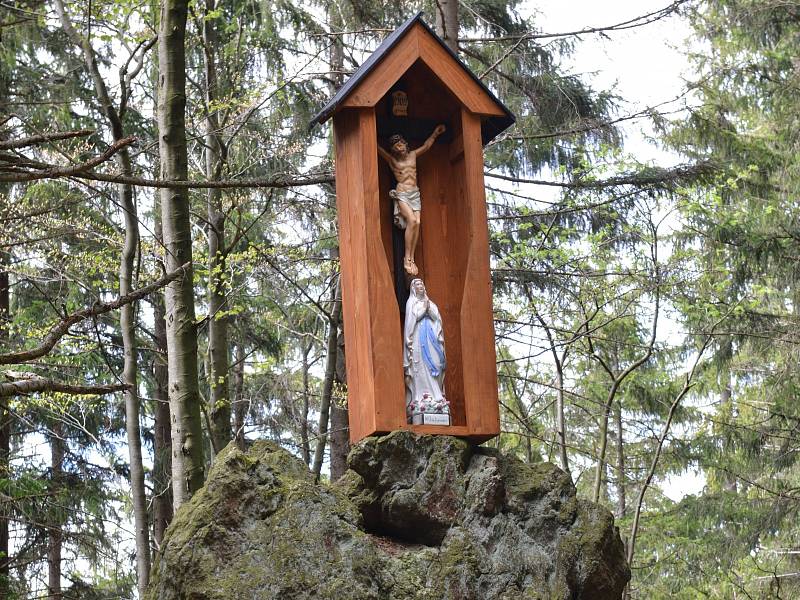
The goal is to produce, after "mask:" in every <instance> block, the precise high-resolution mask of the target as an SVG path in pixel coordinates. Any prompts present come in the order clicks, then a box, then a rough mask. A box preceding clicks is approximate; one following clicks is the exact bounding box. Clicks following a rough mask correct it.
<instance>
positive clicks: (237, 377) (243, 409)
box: [233, 344, 247, 452]
mask: <svg viewBox="0 0 800 600" xmlns="http://www.w3.org/2000/svg"><path fill="white" fill-rule="evenodd" d="M235 351H236V354H235V355H234V365H233V432H234V438H235V439H236V446H238V448H239V450H241V451H242V452H244V450H245V440H244V424H245V419H246V417H247V404H246V403H245V401H244V346H242V344H236V350H235Z"/></svg>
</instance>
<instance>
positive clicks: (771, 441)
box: [0, 0, 800, 599]
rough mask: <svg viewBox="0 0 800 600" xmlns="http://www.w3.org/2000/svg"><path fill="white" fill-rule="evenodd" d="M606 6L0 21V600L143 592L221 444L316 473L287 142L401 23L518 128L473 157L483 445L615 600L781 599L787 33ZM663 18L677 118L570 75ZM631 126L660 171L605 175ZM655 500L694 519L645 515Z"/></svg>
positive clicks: (320, 299) (218, 6)
mask: <svg viewBox="0 0 800 600" xmlns="http://www.w3.org/2000/svg"><path fill="white" fill-rule="evenodd" d="M630 6H631V13H630V16H629V17H627V18H625V19H624V20H620V21H619V22H617V23H605V22H604V23H597V24H588V25H597V26H596V27H586V25H587V24H586V23H582V22H581V23H576V26H575V28H574V30H572V31H545V30H543V29H542V28H541V26H540V25H539V21H538V20H537V16H536V14H535V13H534V14H532V13H533V10H532V9H535V8H536V6H535V3H527V4H525V5H524V6H517V5H516V4H514V3H505V2H499V1H497V0H473V1H469V2H466V1H465V2H461V3H458V2H454V1H453V0H439V1H438V3H436V4H432V3H431V4H426V3H419V4H417V3H411V2H399V1H389V2H386V3H381V4H380V5H375V4H374V3H368V2H359V1H357V0H349V1H347V2H332V1H331V2H327V1H322V0H321V1H318V2H308V3H306V4H300V3H295V2H292V1H290V0H278V1H267V0H230V1H227V2H219V3H217V2H215V0H194V1H192V2H188V0H162V2H161V3H160V4H159V3H157V2H155V1H153V2H151V3H138V2H129V1H128V0H114V1H110V0H93V1H91V2H89V1H86V0H83V1H78V2H68V1H65V0H52V1H48V2H43V1H41V0H0V597H3V598H86V599H93V598H97V599H99V598H132V597H136V596H137V595H140V594H141V593H142V591H143V590H144V588H145V587H146V585H147V581H148V578H149V568H150V563H151V560H152V556H153V554H154V552H155V551H156V549H157V548H158V545H159V543H160V541H161V539H162V536H163V534H164V530H165V528H166V526H167V525H168V523H169V522H170V519H171V517H172V514H173V513H174V510H175V509H177V508H178V507H179V506H180V505H181V504H182V503H183V502H185V501H186V500H187V499H188V498H189V497H190V496H191V494H192V493H193V492H194V491H196V490H197V489H198V488H199V487H200V486H201V485H202V482H203V477H204V473H205V472H206V471H207V468H208V465H209V464H210V463H211V461H213V458H214V455H215V454H216V453H217V452H218V451H219V450H221V449H222V448H223V447H224V446H225V445H226V444H227V443H229V442H231V441H233V442H234V443H238V444H244V443H245V437H247V438H248V439H254V438H270V439H274V440H276V441H278V442H279V443H280V444H281V445H283V446H284V447H286V448H288V449H290V450H291V451H292V452H294V453H296V454H297V455H298V456H300V457H301V458H302V459H303V460H304V461H305V462H306V464H308V465H309V468H310V469H312V471H313V472H314V473H315V474H316V475H317V477H318V478H320V479H322V480H335V479H336V478H338V477H339V476H340V475H341V474H342V472H343V471H344V469H345V468H346V467H345V462H344V458H345V456H346V453H347V450H348V443H347V382H346V374H345V372H344V356H345V354H346V347H347V341H346V339H344V337H343V335H342V329H341V308H340V302H339V299H340V289H339V283H338V261H337V241H336V218H335V217H336V214H335V202H334V190H333V168H334V167H333V160H332V156H331V150H330V141H331V140H330V131H329V128H327V127H321V128H320V127H318V128H316V129H314V130H311V131H309V130H308V127H307V125H308V122H309V121H310V119H311V116H312V115H313V114H314V112H315V110H317V109H318V108H319V107H321V106H322V105H323V104H324V103H325V101H326V100H327V99H328V98H329V97H330V96H331V95H332V93H333V92H334V91H335V90H336V89H337V87H338V86H340V85H341V83H342V82H343V80H344V79H345V78H346V77H347V75H348V74H350V73H352V72H353V71H354V70H355V68H357V66H358V65H359V64H360V62H361V61H362V60H363V58H364V57H365V56H366V54H367V53H368V52H369V51H371V50H372V49H374V48H375V47H376V46H377V44H378V43H379V42H380V40H381V39H382V38H383V37H384V36H385V35H386V34H387V33H388V32H389V31H391V30H392V29H393V28H395V27H396V26H397V25H399V24H400V23H402V22H403V21H404V20H405V19H406V18H407V17H408V16H410V15H411V14H413V13H414V12H416V11H417V10H420V9H421V10H424V11H426V14H427V15H428V20H429V21H430V22H431V23H432V24H433V23H435V24H436V29H437V31H438V32H439V33H440V35H441V36H442V37H443V38H444V39H445V41H446V43H448V44H449V45H450V46H451V48H453V49H454V50H455V51H457V52H458V53H459V56H460V57H461V58H462V60H464V61H465V62H466V63H467V64H469V65H470V67H471V68H472V69H473V71H474V72H475V73H476V74H477V75H478V76H479V77H480V78H481V80H482V81H484V82H485V83H486V84H487V85H488V86H489V87H490V88H491V89H492V90H493V91H494V92H495V93H496V95H497V96H498V97H499V98H501V99H502V100H503V101H504V103H506V104H507V105H508V106H509V107H510V108H511V110H512V111H513V112H514V113H515V114H516V115H517V118H518V121H517V124H516V125H515V126H514V127H513V128H512V129H510V130H509V131H507V132H506V133H505V134H503V135H502V136H500V137H499V138H497V139H496V140H495V141H493V142H492V144H490V145H489V146H488V147H487V149H486V185H487V201H488V208H489V218H490V229H491V251H492V267H493V271H492V275H493V285H494V294H495V328H496V333H497V340H496V341H497V354H498V363H497V366H498V374H499V377H500V386H501V387H500V396H501V412H502V428H503V433H502V435H501V436H500V437H499V438H497V439H496V440H494V441H492V442H490V444H492V445H495V446H497V447H500V448H501V449H503V450H504V451H505V452H509V453H513V454H516V455H517V456H518V457H519V458H520V459H522V460H525V461H542V460H548V461H553V462H555V463H556V464H558V465H560V466H561V467H562V468H564V469H565V470H567V471H569V472H570V473H571V474H572V477H573V480H574V481H575V483H576V485H577V487H578V490H579V493H580V494H581V495H583V496H584V497H587V498H589V499H593V500H595V501H598V502H602V503H604V504H606V505H607V506H608V507H609V508H610V509H611V510H612V511H613V512H614V513H615V516H616V518H617V523H618V525H619V527H620V530H621V532H622V535H623V538H624V540H625V543H626V551H627V555H628V558H629V560H630V561H631V565H632V570H633V580H632V582H631V585H630V587H629V590H628V592H627V593H628V595H629V597H631V598H648V599H649V598H697V597H709V598H794V597H797V596H798V594H800V540H799V539H798V534H800V531H799V530H798V526H797V522H798V518H797V517H798V514H797V513H798V508H799V507H800V473H799V472H798V465H797V459H798V451H799V450H800V441H799V440H800V410H799V409H798V403H797V402H796V401H795V398H796V395H797V390H798V385H799V384H800V373H798V369H797V366H796V365H797V364H798V351H797V348H798V346H797V343H798V340H800V337H799V336H798V318H799V317H800V314H799V313H800V307H798V302H800V269H799V268H798V267H799V266H800V222H798V216H800V215H799V214H798V212H799V210H800V206H799V205H798V202H797V201H796V190H797V183H798V182H796V181H795V178H796V177H798V176H799V175H800V173H798V169H797V165H798V161H797V158H796V157H797V156H798V152H797V147H796V146H797V144H798V130H799V128H800V121H799V120H798V117H797V114H798V110H797V109H798V106H797V104H798V100H797V98H798V97H800V96H799V95H798V94H797V91H798V84H800V62H798V61H797V58H796V57H797V55H798V39H800V38H798V31H800V2H791V1H786V0H780V1H779V0H708V1H699V0H676V1H675V2H672V3H671V4H666V2H665V5H664V6H660V5H658V6H656V8H654V9H653V10H647V9H643V8H642V5H641V4H639V3H630ZM578 18H579V17H578V16H577V15H576V17H575V19H576V20H577V19H578ZM665 19H671V20H674V21H680V22H681V23H682V24H685V25H681V27H684V26H686V27H688V28H689V29H690V30H691V31H692V36H693V38H692V40H691V42H690V43H689V44H688V45H687V46H686V48H687V50H686V59H685V60H686V64H687V74H688V77H689V81H688V82H687V83H686V86H685V89H683V90H681V91H680V92H679V94H678V97H677V98H664V99H663V101H664V102H663V103H661V102H659V103H655V104H654V105H653V106H650V107H647V108H645V109H640V108H638V107H637V108H636V109H631V108H630V106H631V103H630V102H628V99H626V98H625V97H621V96H619V95H618V94H617V93H616V92H615V91H614V90H613V89H601V88H599V87H597V84H596V80H595V79H593V78H592V77H591V76H590V75H585V74H572V73H570V72H569V70H568V67H567V66H566V65H568V64H569V62H568V61H569V56H570V54H571V53H572V52H574V51H575V50H577V49H580V47H581V44H585V43H587V41H591V40H597V39H609V40H613V39H614V36H619V35H625V32H628V31H630V30H632V29H639V28H641V29H642V30H646V28H647V27H652V26H654V24H657V23H660V22H663V21H664V20H665ZM675 41H676V43H680V40H675ZM642 124H645V125H642ZM641 126H644V127H646V128H647V130H648V131H652V132H654V133H653V135H652V140H651V143H652V144H654V145H655V146H656V147H658V148H660V149H662V150H666V151H668V156H674V157H675V159H676V162H675V163H674V164H671V165H655V164H654V163H652V162H647V161H642V160H637V155H636V154H635V153H633V154H632V153H631V151H630V150H626V147H625V141H626V136H625V135H624V133H625V131H630V129H626V128H630V127H641ZM685 473H693V474H696V477H697V478H698V480H699V481H704V482H705V485H704V486H703V487H702V489H699V490H698V491H697V493H696V494H687V495H684V496H683V497H682V498H680V497H679V496H680V495H678V496H676V495H674V494H671V495H667V494H665V493H664V487H665V485H667V484H669V482H670V481H674V478H675V477H676V476H680V475H682V474H685Z"/></svg>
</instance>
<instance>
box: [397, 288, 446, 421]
mask: <svg viewBox="0 0 800 600" xmlns="http://www.w3.org/2000/svg"><path fill="white" fill-rule="evenodd" d="M426 301H427V307H426ZM424 321H427V322H428V325H429V326H430V331H431V332H432V335H433V337H434V338H435V340H436V342H438V344H437V343H432V342H431V340H430V339H423V335H422V332H423V329H424V328H425V325H424V323H423V322H424ZM403 346H404V348H403V350H404V352H403V371H404V372H405V382H406V416H407V417H408V419H409V420H410V419H411V417H412V415H414V414H420V413H445V414H449V413H450V409H449V404H448V402H447V400H446V398H445V395H444V371H445V367H446V361H445V358H444V332H443V331H442V318H441V316H440V315H439V309H438V307H437V306H436V305H435V304H434V303H433V302H431V301H430V300H429V299H428V296H427V294H422V296H421V297H418V296H417V292H416V291H415V290H414V283H413V282H412V284H411V293H410V295H409V297H408V302H406V318H405V327H404V328H403ZM423 346H426V347H425V348H423ZM426 350H427V353H426V352H425V351H426ZM429 363H430V364H429ZM431 366H433V372H432V369H431Z"/></svg>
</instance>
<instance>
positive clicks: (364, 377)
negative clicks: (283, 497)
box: [334, 109, 405, 441]
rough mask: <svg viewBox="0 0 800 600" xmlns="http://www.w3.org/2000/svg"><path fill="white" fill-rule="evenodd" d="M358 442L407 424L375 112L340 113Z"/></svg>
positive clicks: (353, 428)
mask: <svg viewBox="0 0 800 600" xmlns="http://www.w3.org/2000/svg"><path fill="white" fill-rule="evenodd" d="M334 132H335V147H336V204H337V211H338V219H339V253H340V261H341V272H342V310H343V314H344V327H345V339H346V340H347V384H348V396H349V398H350V402H349V409H350V439H351V440H352V441H357V440H359V439H361V438H363V437H365V436H367V435H371V434H373V433H376V432H386V431H392V430H394V429H400V428H402V427H403V426H404V425H405V402H404V387H403V368H402V364H403V358H402V354H401V347H400V343H399V340H400V336H401V334H400V316H399V311H398V309H397V302H396V300H395V297H394V289H393V284H392V279H391V275H390V271H389V263H388V261H387V257H386V249H385V246H384V243H383V235H382V228H381V210H380V198H379V194H378V190H379V183H378V163H377V161H378V151H377V132H376V129H375V115H374V111H373V110H372V109H357V110H343V111H340V112H339V113H337V115H336V116H335V117H334Z"/></svg>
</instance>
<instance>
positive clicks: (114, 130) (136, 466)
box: [55, 0, 150, 596]
mask: <svg viewBox="0 0 800 600" xmlns="http://www.w3.org/2000/svg"><path fill="white" fill-rule="evenodd" d="M55 8H56V12H57V13H58V16H59V18H60V20H61V24H62V27H63V28H64V31H65V33H66V34H67V36H68V37H69V38H70V39H71V40H72V42H73V43H74V44H75V45H76V46H77V47H78V48H79V49H80V50H81V52H82V54H83V59H84V63H85V65H86V69H87V71H88V72H89V75H90V76H91V78H92V83H93V84H94V91H95V94H96V95H97V101H98V102H99V103H100V106H101V108H102V110H103V113H104V114H105V116H106V119H107V120H108V124H109V127H110V128H111V134H112V137H113V138H114V141H115V142H119V141H121V140H122V139H123V138H124V137H125V130H124V125H123V122H122V116H121V111H118V110H117V109H116V107H115V106H114V102H113V101H112V99H111V95H110V94H109V92H108V88H107V87H106V83H105V79H104V78H103V76H102V74H101V73H100V69H99V67H98V65H97V56H96V54H95V51H94V48H93V47H92V45H91V43H90V42H89V40H88V39H87V38H85V37H83V36H82V35H81V34H80V33H78V31H77V30H76V29H75V28H74V27H73V25H72V21H71V20H70V17H69V15H68V14H67V12H66V10H65V8H64V4H63V1H62V0H56V1H55ZM123 93H126V92H125V91H124V90H123ZM115 159H116V162H117V167H118V168H119V170H120V172H121V173H122V174H123V175H124V176H126V177H130V176H132V175H133V170H132V169H131V159H130V154H129V153H128V149H127V148H123V149H122V150H121V151H120V152H118V153H117V154H116V155H115ZM117 199H118V202H119V205H120V206H121V208H122V212H123V220H124V223H125V241H124V244H123V249H122V257H121V259H120V267H119V293H120V295H122V296H124V295H126V294H129V293H130V292H131V290H133V272H134V264H135V260H136V250H137V248H138V245H139V221H138V217H137V214H136V204H135V201H134V196H133V187H132V186H131V185H129V184H124V183H122V184H119V185H117ZM136 307H137V303H131V304H126V305H125V306H123V307H122V308H121V309H120V328H121V330H122V346H123V357H124V358H123V369H122V381H123V383H125V384H126V385H127V386H128V388H127V390H126V391H125V392H124V398H125V430H126V434H127V442H128V454H129V459H130V473H131V500H132V504H133V517H134V528H135V530H136V574H137V584H138V589H139V595H140V596H144V592H145V589H146V588H147V583H148V581H149V580H150V532H149V527H148V522H147V497H146V492H145V486H144V466H143V465H142V439H141V431H140V428H139V390H138V381H137V372H138V360H137V350H136Z"/></svg>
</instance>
